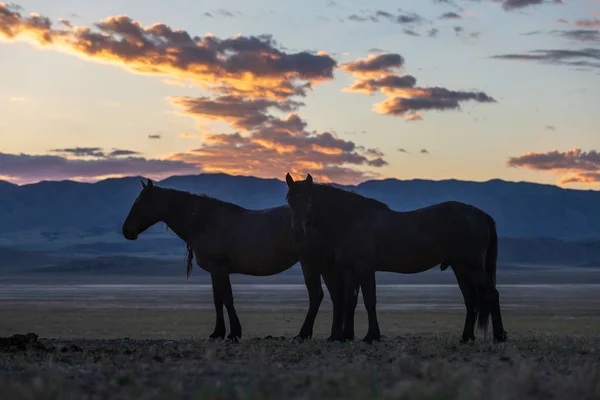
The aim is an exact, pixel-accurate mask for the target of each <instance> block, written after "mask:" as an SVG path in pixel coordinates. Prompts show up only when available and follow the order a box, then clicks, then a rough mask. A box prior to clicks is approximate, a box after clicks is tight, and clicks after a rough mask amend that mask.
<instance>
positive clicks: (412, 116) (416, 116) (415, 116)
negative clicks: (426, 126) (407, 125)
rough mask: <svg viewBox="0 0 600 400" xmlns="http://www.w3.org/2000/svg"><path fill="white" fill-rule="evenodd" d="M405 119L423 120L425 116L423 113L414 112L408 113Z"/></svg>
mask: <svg viewBox="0 0 600 400" xmlns="http://www.w3.org/2000/svg"><path fill="white" fill-rule="evenodd" d="M404 120H405V121H422V120H423V116H422V115H421V114H419V113H418V112H416V113H413V114H406V115H405V116H404Z"/></svg>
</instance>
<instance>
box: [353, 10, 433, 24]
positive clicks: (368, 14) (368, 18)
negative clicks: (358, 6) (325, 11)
mask: <svg viewBox="0 0 600 400" xmlns="http://www.w3.org/2000/svg"><path fill="white" fill-rule="evenodd" d="M346 19H347V20H349V21H353V22H381V21H388V22H393V23H396V24H402V25H404V24H416V23H421V22H423V21H424V19H423V17H421V16H420V15H418V14H415V13H399V14H396V13H391V12H387V11H382V10H378V11H366V10H365V11H363V14H362V15H358V14H352V15H350V16H348V17H347V18H346Z"/></svg>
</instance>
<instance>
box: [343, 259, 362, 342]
mask: <svg viewBox="0 0 600 400" xmlns="http://www.w3.org/2000/svg"><path fill="white" fill-rule="evenodd" d="M358 289H359V286H358V282H357V279H356V273H355V272H354V271H348V270H346V271H344V314H345V315H344V334H343V338H344V340H349V341H352V340H354V312H355V311H356V303H357V302H358Z"/></svg>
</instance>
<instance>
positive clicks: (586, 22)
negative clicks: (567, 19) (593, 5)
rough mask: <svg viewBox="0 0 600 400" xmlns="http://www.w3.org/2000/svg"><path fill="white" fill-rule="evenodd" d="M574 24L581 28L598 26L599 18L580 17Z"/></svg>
mask: <svg viewBox="0 0 600 400" xmlns="http://www.w3.org/2000/svg"><path fill="white" fill-rule="evenodd" d="M575 25H576V26H579V27H582V28H600V19H580V20H577V21H575Z"/></svg>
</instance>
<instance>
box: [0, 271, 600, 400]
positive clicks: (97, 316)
mask: <svg viewBox="0 0 600 400" xmlns="http://www.w3.org/2000/svg"><path fill="white" fill-rule="evenodd" d="M209 289H210V288H209V287H208V286H205V285H203V284H196V283H188V284H170V285H165V284H161V283H156V282H154V283H153V284H152V285H151V286H148V282H146V283H145V284H143V285H141V284H134V283H128V284H119V285H115V284H100V283H89V282H88V283H70V284H52V285H48V284H46V285H43V284H39V283H38V284H35V285H33V284H30V283H26V282H20V283H12V284H0V336H2V337H3V338H0V393H3V398H7V399H59V398H60V399H64V398H73V399H86V398H90V399H91V398H94V399H98V398H101V399H102V398H106V399H108V398H110V399H121V398H132V399H163V398H203V399H279V398H294V399H326V398H327V399H330V398H340V399H341V398H343V399H366V398H374V399H392V398H399V399H455V398H457V399H480V398H487V399H542V398H543V399H567V398H577V399H595V398H600V362H599V361H600V350H599V349H600V286H599V285H595V284H588V285H571V284H567V285H561V284H553V285H546V284H544V285H535V284H527V285H504V286H502V285H501V286H499V291H500V294H501V302H502V305H503V316H504V321H505V325H506V330H507V331H508V333H509V341H508V342H507V343H505V344H500V345H494V344H492V343H491V342H490V341H489V338H488V339H487V340H483V338H482V337H481V334H478V335H477V336H478V337H477V340H476V342H475V343H474V344H469V345H461V344H459V343H458V339H459V336H460V332H461V330H462V325H463V321H464V308H463V306H462V299H461V297H460V292H459V290H458V288H457V287H456V286H455V285H388V286H386V285H380V286H378V299H379V303H378V307H379V320H380V325H381V330H382V334H383V335H384V338H383V340H382V342H380V343H376V344H374V345H367V344H364V343H362V342H361V341H360V340H357V341H355V342H353V343H329V342H327V341H325V340H324V338H325V337H326V336H327V335H328V334H329V328H330V321H331V303H330V302H329V300H328V299H327V298H326V299H325V300H324V301H323V304H322V306H321V312H320V313H319V316H318V318H317V322H316V326H315V337H314V338H313V340H310V341H306V342H303V343H297V342H294V341H293V340H292V338H293V336H294V335H295V334H296V333H297V332H298V330H299V328H300V325H301V324H302V320H303V318H304V313H305V311H306V306H307V302H308V301H307V297H306V293H305V289H304V288H303V286H302V285H258V286H257V285H243V284H239V285H235V286H234V289H233V290H234V296H235V299H236V306H237V309H238V314H239V316H240V318H241V321H242V325H243V329H244V333H243V338H242V340H241V341H240V343H237V344H232V343H227V342H211V341H207V340H206V338H207V336H208V335H209V334H210V333H211V332H212V329H213V327H214V311H213V310H212V295H211V293H210V290H209ZM326 297H327V295H326ZM29 332H32V333H35V334H32V335H29V336H14V335H16V334H26V333H29ZM365 332H366V313H365V312H364V308H363V306H362V302H360V303H359V306H358V308H357V323H356V334H357V337H358V338H361V337H362V336H363V335H364V334H365ZM37 335H39V338H38V337H37Z"/></svg>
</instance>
